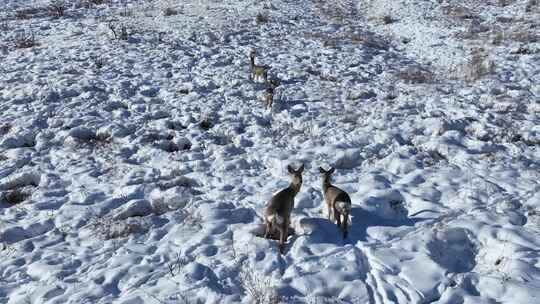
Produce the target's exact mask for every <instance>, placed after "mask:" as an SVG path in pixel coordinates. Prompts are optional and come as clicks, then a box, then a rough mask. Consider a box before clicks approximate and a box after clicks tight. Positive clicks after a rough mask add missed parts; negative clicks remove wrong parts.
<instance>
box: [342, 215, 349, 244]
mask: <svg viewBox="0 0 540 304" xmlns="http://www.w3.org/2000/svg"><path fill="white" fill-rule="evenodd" d="M348 222H349V213H348V212H347V213H345V214H344V215H343V227H342V230H343V238H344V239H346V238H347V235H348V233H349V231H348V230H349V223H348Z"/></svg>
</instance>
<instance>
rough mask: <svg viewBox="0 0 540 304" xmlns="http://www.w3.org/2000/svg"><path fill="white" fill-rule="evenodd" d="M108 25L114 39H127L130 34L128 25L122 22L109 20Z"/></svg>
mask: <svg viewBox="0 0 540 304" xmlns="http://www.w3.org/2000/svg"><path fill="white" fill-rule="evenodd" d="M108 27H109V30H111V33H112V34H113V37H114V39H116V40H123V41H127V40H128V39H129V37H130V35H131V34H132V33H131V30H129V29H128V26H127V25H126V24H125V23H122V22H117V21H110V22H109V23H108Z"/></svg>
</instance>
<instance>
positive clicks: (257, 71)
mask: <svg viewBox="0 0 540 304" xmlns="http://www.w3.org/2000/svg"><path fill="white" fill-rule="evenodd" d="M256 54H257V53H256V51H255V50H251V52H249V68H250V71H249V79H251V80H253V81H260V79H261V78H262V80H263V81H264V82H265V83H266V82H267V81H268V69H269V67H268V66H266V65H256V64H255V55H256Z"/></svg>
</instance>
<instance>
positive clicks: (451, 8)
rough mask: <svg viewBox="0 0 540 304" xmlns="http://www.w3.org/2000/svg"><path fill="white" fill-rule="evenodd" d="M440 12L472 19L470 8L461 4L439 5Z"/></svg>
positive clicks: (459, 17) (453, 16) (458, 17)
mask: <svg viewBox="0 0 540 304" xmlns="http://www.w3.org/2000/svg"><path fill="white" fill-rule="evenodd" d="M441 10H442V12H443V13H444V14H445V15H447V16H449V17H452V18H457V19H473V18H475V16H474V15H472V14H471V12H470V10H469V9H468V8H466V7H464V6H461V5H454V4H449V5H446V6H443V7H441Z"/></svg>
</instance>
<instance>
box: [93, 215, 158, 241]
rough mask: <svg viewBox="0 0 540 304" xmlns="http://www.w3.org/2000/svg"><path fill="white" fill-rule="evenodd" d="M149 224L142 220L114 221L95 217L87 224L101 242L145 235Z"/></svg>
mask: <svg viewBox="0 0 540 304" xmlns="http://www.w3.org/2000/svg"><path fill="white" fill-rule="evenodd" d="M149 226H150V225H149V224H148V223H147V221H146V220H145V219H144V218H141V217H133V218H127V219H122V220H115V219H113V218H111V217H95V218H93V219H92V220H91V221H90V223H89V228H90V229H91V230H92V231H93V232H94V235H96V236H97V237H98V238H99V239H101V240H111V239H118V238H125V237H128V236H130V235H132V234H137V233H146V232H147V231H148V229H149Z"/></svg>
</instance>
